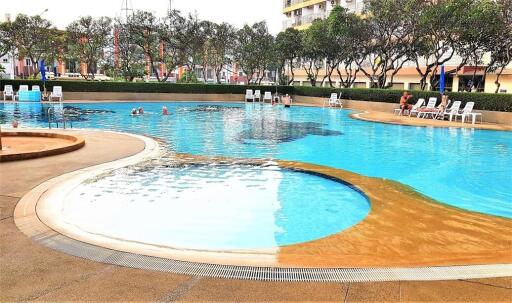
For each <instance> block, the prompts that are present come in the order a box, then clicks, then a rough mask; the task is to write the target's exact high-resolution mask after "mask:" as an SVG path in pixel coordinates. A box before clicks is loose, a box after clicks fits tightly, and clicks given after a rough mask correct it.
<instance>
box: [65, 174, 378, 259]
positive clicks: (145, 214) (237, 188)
mask: <svg viewBox="0 0 512 303" xmlns="http://www.w3.org/2000/svg"><path fill="white" fill-rule="evenodd" d="M312 193H314V194H312ZM369 209H370V206H369V203H368V201H367V199H366V198H365V197H364V196H363V195H362V194H360V193H359V192H357V191H355V190H353V189H352V188H350V187H348V186H346V185H343V184H341V183H339V182H335V181H332V180H329V179H325V178H322V177H318V176H313V175H309V174H306V173H300V172H293V171H289V170H283V169H280V168H278V167H276V166H266V167H260V166H248V165H229V166H225V165H205V166H196V165H192V166H178V167H173V166H169V165H165V166H164V165H156V166H147V167H145V168H139V169H136V168H129V169H122V170H118V171H116V172H115V173H114V174H112V175H109V176H105V177H102V178H100V179H99V180H93V181H91V182H87V183H84V184H82V185H80V186H79V187H77V188H75V189H74V190H73V191H72V192H71V194H70V195H68V196H67V198H66V201H65V202H64V204H63V208H62V217H63V219H64V220H65V221H66V222H67V223H68V224H72V225H75V226H76V227H78V228H80V229H82V230H84V231H86V232H89V233H94V234H101V235H104V236H109V237H114V238H121V239H124V240H129V241H137V242H144V243H150V244H156V245H164V246H170V247H175V248H187V249H199V250H222V249H251V248H253V249H254V248H275V247H277V246H282V245H287V244H293V243H300V242H306V241H311V240H315V239H318V238H322V237H326V236H328V235H330V234H333V233H336V232H338V231H340V230H343V229H346V228H348V227H350V226H352V225H354V224H356V223H357V222H359V221H360V220H362V219H363V218H364V217H365V216H366V215H367V214H368V212H369Z"/></svg>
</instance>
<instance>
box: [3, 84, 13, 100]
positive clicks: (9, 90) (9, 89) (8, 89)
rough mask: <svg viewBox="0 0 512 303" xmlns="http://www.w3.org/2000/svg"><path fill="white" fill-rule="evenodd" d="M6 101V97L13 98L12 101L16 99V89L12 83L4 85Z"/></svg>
mask: <svg viewBox="0 0 512 303" xmlns="http://www.w3.org/2000/svg"><path fill="white" fill-rule="evenodd" d="M3 95H4V101H6V98H11V100H12V101H14V100H15V98H14V90H13V89H12V85H5V86H4V93H3Z"/></svg>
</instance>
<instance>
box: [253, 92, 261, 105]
mask: <svg viewBox="0 0 512 303" xmlns="http://www.w3.org/2000/svg"><path fill="white" fill-rule="evenodd" d="M256 99H258V102H261V91H260V90H259V89H257V90H255V91H254V102H256Z"/></svg>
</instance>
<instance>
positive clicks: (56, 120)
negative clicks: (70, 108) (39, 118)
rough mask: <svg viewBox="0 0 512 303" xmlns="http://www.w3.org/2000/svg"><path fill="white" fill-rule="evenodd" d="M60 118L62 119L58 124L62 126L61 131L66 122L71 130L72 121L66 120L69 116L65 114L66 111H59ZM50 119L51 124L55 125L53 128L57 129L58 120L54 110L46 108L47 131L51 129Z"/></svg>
mask: <svg viewBox="0 0 512 303" xmlns="http://www.w3.org/2000/svg"><path fill="white" fill-rule="evenodd" d="M61 116H62V119H61V120H60V122H61V125H62V129H66V122H68V124H69V127H70V128H73V120H72V119H69V120H68V118H69V116H70V115H68V114H67V113H66V109H61ZM52 118H53V123H55V128H59V119H58V117H57V114H56V112H55V109H54V108H53V107H50V108H48V129H52Z"/></svg>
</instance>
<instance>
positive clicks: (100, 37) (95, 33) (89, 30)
mask: <svg viewBox="0 0 512 303" xmlns="http://www.w3.org/2000/svg"><path fill="white" fill-rule="evenodd" d="M111 24H112V21H111V20H110V18H108V17H100V18H96V19H95V18H92V17H91V16H88V17H81V18H80V19H78V20H76V21H74V22H72V23H71V24H70V25H68V27H67V28H66V30H67V34H68V41H67V42H68V44H67V46H68V51H67V56H68V57H69V58H70V59H76V60H79V61H80V62H83V63H85V65H86V67H87V74H85V75H82V76H83V77H86V78H89V77H90V78H91V79H94V74H95V73H96V72H97V68H98V66H99V65H100V64H101V60H102V59H103V51H104V49H105V48H106V47H107V46H108V45H109V43H110V41H111V40H112V37H111V35H110V33H111V31H112V27H111Z"/></svg>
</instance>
